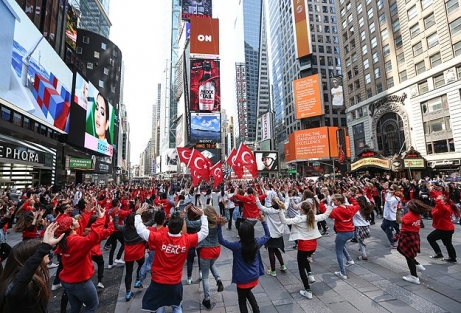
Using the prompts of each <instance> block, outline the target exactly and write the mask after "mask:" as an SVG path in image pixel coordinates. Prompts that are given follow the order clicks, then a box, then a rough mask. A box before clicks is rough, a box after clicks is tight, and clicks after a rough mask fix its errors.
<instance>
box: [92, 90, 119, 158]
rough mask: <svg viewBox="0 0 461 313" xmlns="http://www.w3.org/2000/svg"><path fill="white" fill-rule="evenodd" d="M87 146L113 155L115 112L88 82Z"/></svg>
mask: <svg viewBox="0 0 461 313" xmlns="http://www.w3.org/2000/svg"><path fill="white" fill-rule="evenodd" d="M88 95H89V96H88V99H87V100H88V101H87V110H86V125H85V148H88V149H90V150H93V151H97V152H99V153H102V154H105V155H108V156H112V154H113V149H114V148H113V146H112V143H113V138H114V121H115V112H114V108H113V107H112V105H111V104H110V103H109V102H108V101H107V100H106V99H105V98H104V97H103V96H102V95H101V94H100V93H99V91H98V90H97V89H96V88H95V87H94V86H93V84H91V83H88Z"/></svg>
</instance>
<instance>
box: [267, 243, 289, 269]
mask: <svg viewBox="0 0 461 313" xmlns="http://www.w3.org/2000/svg"><path fill="white" fill-rule="evenodd" d="M267 250H268V252H269V263H270V264H271V271H275V257H277V260H279V262H280V265H283V264H285V263H284V262H283V258H282V253H280V250H279V249H278V248H268V249H267Z"/></svg>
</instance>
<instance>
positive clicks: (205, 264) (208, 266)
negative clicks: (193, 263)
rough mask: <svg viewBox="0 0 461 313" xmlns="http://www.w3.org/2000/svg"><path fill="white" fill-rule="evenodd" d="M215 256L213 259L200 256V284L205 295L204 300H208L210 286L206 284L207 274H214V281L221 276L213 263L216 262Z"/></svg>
mask: <svg viewBox="0 0 461 313" xmlns="http://www.w3.org/2000/svg"><path fill="white" fill-rule="evenodd" d="M216 260H217V258H215V259H202V258H200V264H201V266H202V275H203V276H202V278H203V279H202V284H203V293H204V295H205V300H210V286H209V284H208V276H209V274H210V270H211V273H212V274H213V276H214V279H215V280H216V282H218V281H219V280H221V277H220V276H219V273H218V269H217V268H216V266H215V265H214V263H215V262H216Z"/></svg>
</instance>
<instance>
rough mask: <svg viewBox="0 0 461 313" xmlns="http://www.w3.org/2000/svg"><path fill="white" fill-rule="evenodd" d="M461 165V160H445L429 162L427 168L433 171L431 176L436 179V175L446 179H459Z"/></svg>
mask: <svg viewBox="0 0 461 313" xmlns="http://www.w3.org/2000/svg"><path fill="white" fill-rule="evenodd" d="M460 165H461V159H443V160H436V161H427V167H428V169H429V170H430V171H431V172H430V173H429V175H430V176H431V177H435V176H436V175H442V176H446V177H457V176H459V167H460Z"/></svg>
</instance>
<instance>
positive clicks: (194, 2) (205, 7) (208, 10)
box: [182, 0, 213, 20]
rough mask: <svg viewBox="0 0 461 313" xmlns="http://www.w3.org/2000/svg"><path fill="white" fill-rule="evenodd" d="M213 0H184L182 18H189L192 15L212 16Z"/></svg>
mask: <svg viewBox="0 0 461 313" xmlns="http://www.w3.org/2000/svg"><path fill="white" fill-rule="evenodd" d="M212 9H213V2H212V0H182V19H183V20H188V19H190V18H191V17H192V16H200V17H211V14H212Z"/></svg>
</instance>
